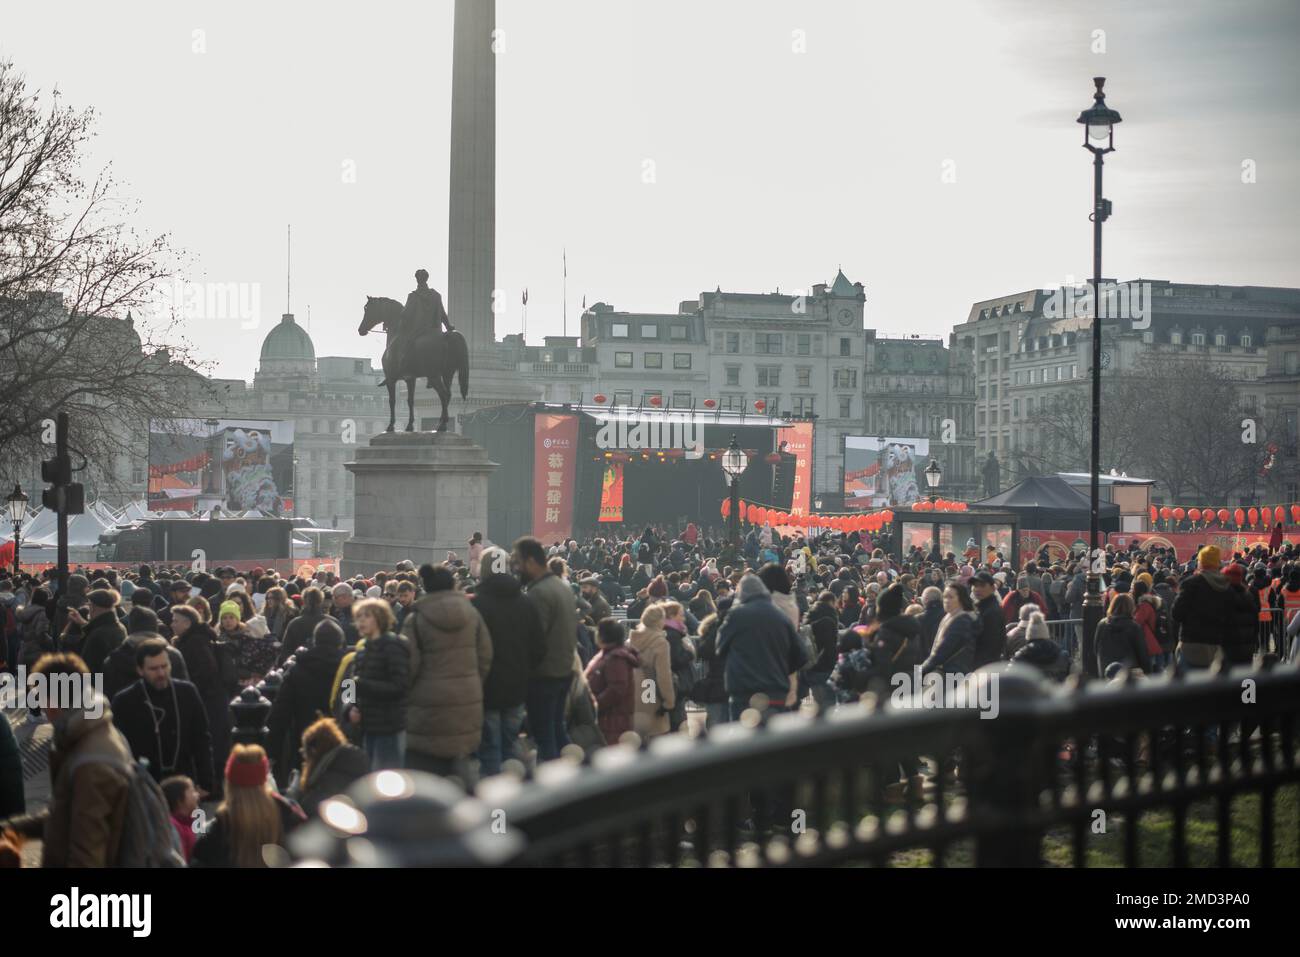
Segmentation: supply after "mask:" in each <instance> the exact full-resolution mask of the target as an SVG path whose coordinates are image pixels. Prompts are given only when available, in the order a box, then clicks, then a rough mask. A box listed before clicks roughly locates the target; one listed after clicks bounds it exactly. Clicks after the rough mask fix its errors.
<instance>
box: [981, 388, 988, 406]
mask: <svg viewBox="0 0 1300 957" xmlns="http://www.w3.org/2000/svg"><path fill="white" fill-rule="evenodd" d="M986 398H988V387H987V386H980V390H979V399H980V401H981V402H983V401H984V400H985V399H986Z"/></svg>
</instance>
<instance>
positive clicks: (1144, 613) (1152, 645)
mask: <svg viewBox="0 0 1300 957" xmlns="http://www.w3.org/2000/svg"><path fill="white" fill-rule="evenodd" d="M1149 597H1150V596H1148V595H1143V596H1142V597H1141V598H1139V599H1138V603H1137V613H1136V614H1134V616H1133V617H1134V618H1135V619H1136V620H1137V623H1138V624H1139V625H1141V626H1142V634H1143V635H1145V636H1146V640H1147V651H1148V652H1150V653H1151V654H1153V655H1158V654H1160V653H1161V652H1162V651H1163V650H1164V649H1162V648H1161V647H1160V639H1159V638H1158V637H1157V636H1156V615H1158V614H1159V612H1158V611H1157V610H1156V606H1155V602H1152V601H1148V598H1149Z"/></svg>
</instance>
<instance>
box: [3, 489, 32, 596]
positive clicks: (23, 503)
mask: <svg viewBox="0 0 1300 957" xmlns="http://www.w3.org/2000/svg"><path fill="white" fill-rule="evenodd" d="M5 501H7V502H8V503H9V521H10V522H12V523H13V526H14V578H17V577H18V548H19V540H20V539H21V537H22V531H23V519H25V518H26V517H27V493H26V492H24V491H23V487H22V485H21V484H19V483H18V482H15V483H14V490H13V491H12V492H10V493H9V497H8V498H7V499H5ZM15 587H17V586H16V585H15Z"/></svg>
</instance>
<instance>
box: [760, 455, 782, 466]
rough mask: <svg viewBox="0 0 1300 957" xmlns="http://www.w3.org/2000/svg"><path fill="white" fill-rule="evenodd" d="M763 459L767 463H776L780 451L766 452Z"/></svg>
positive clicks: (778, 459) (779, 458)
mask: <svg viewBox="0 0 1300 957" xmlns="http://www.w3.org/2000/svg"><path fill="white" fill-rule="evenodd" d="M763 461H764V462H766V463H767V464H768V465H778V464H780V462H781V453H780V452H768V453H767V455H765V456H763Z"/></svg>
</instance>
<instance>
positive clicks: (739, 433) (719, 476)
mask: <svg viewBox="0 0 1300 957" xmlns="http://www.w3.org/2000/svg"><path fill="white" fill-rule="evenodd" d="M460 422H461V427H462V430H463V432H464V435H465V436H466V437H467V438H470V439H472V440H473V441H474V442H475V443H477V444H478V445H480V446H482V447H483V448H485V449H486V450H487V454H488V457H489V458H491V459H492V460H493V461H496V462H500V463H501V465H502V467H501V468H500V469H498V470H496V471H495V472H494V473H493V474H492V476H491V478H490V479H489V481H488V505H489V509H488V510H489V518H488V527H487V529H486V532H487V535H488V537H489V538H490V539H491V540H492V541H494V542H498V543H509V542H512V541H514V540H515V539H516V538H518V537H519V536H520V535H536V536H537V537H539V538H541V539H542V540H543V541H544V542H546V543H547V544H550V543H552V542H556V541H561V540H563V539H565V538H568V537H571V536H573V537H581V536H584V535H594V534H607V535H617V534H621V533H622V532H624V531H630V530H631V529H634V528H635V529H636V530H638V531H639V530H640V529H641V528H643V527H645V525H647V524H664V525H667V526H673V525H678V526H680V525H684V524H685V523H687V522H695V523H696V524H697V525H701V526H709V525H714V526H721V525H722V524H723V521H722V517H721V511H720V508H721V505H722V502H723V500H724V499H725V498H726V497H727V482H726V477H725V476H724V475H723V472H722V467H721V464H720V456H721V454H722V451H723V450H724V449H726V447H727V445H728V444H729V443H730V441H731V436H732V434H733V433H734V434H735V435H736V438H737V441H738V443H739V445H740V447H741V448H743V449H744V450H745V451H746V453H747V454H748V456H749V463H750V464H749V467H748V469H747V470H746V471H745V473H744V475H742V476H741V488H742V489H744V494H745V495H746V496H747V497H751V498H755V499H759V500H762V501H766V502H769V503H770V504H772V505H773V506H774V507H778V508H780V509H782V510H783V511H789V512H791V513H794V514H808V513H810V512H811V511H812V496H811V494H810V490H811V488H812V462H813V427H814V420H813V419H812V418H811V417H809V418H786V417H783V416H766V415H761V414H759V415H752V414H740V413H731V412H715V411H711V410H710V411H698V410H690V409H658V408H647V407H643V408H637V407H621V406H620V407H613V408H611V407H609V406H608V405H582V404H576V403H571V404H562V405H559V404H548V403H542V402H534V403H519V404H511V405H500V406H493V407H492V408H488V409H482V410H479V411H477V412H473V413H470V414H468V415H463V416H461V419H460Z"/></svg>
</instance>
